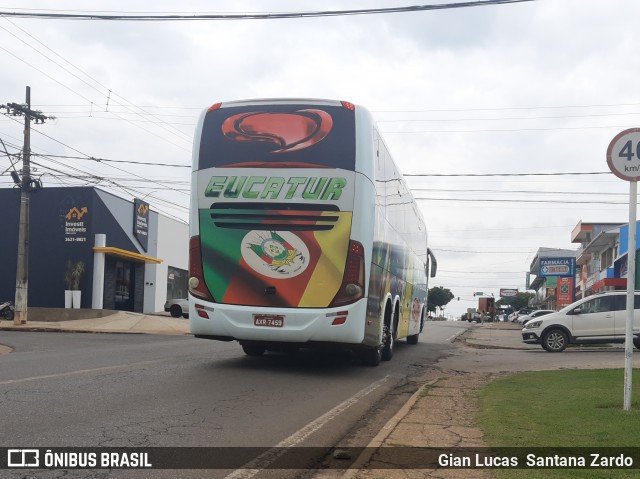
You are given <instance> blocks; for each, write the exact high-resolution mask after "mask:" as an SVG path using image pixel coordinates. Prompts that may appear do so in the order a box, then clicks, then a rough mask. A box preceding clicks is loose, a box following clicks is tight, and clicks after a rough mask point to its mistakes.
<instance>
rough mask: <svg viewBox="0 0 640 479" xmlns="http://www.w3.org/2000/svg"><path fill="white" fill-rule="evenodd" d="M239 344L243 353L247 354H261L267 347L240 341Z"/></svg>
mask: <svg viewBox="0 0 640 479" xmlns="http://www.w3.org/2000/svg"><path fill="white" fill-rule="evenodd" d="M241 346H242V350H243V351H244V354H246V355H247V356H262V355H263V354H264V352H265V351H266V350H267V348H265V347H264V346H263V345H262V344H260V343H241Z"/></svg>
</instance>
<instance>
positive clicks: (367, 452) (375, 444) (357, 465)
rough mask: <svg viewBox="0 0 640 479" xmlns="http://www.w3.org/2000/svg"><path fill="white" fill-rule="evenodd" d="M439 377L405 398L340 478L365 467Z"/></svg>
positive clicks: (343, 478) (353, 475)
mask: <svg viewBox="0 0 640 479" xmlns="http://www.w3.org/2000/svg"><path fill="white" fill-rule="evenodd" d="M440 379H441V378H440V377H437V378H435V379H432V380H430V381H428V382H426V383H423V384H422V385H421V386H420V387H419V388H418V390H417V391H416V392H415V393H413V395H412V396H411V397H410V398H409V399H408V400H407V402H406V403H405V404H404V405H403V406H402V407H401V408H400V410H399V411H398V412H397V413H395V414H394V416H393V417H392V418H391V419H389V420H388V421H387V423H386V424H385V425H384V426H383V427H382V429H380V431H379V432H378V434H376V435H375V436H374V437H373V439H371V441H370V442H369V444H367V446H366V447H365V449H364V451H363V452H362V453H361V454H360V455H359V456H358V457H357V458H356V460H355V461H354V462H353V463H352V464H351V466H349V470H348V471H347V472H346V473H345V474H344V475H343V476H342V477H341V479H353V478H354V477H355V476H356V474H357V473H358V472H359V471H361V470H363V469H365V468H364V465H365V464H366V463H367V462H369V461H370V460H371V457H372V456H373V455H374V454H375V453H376V451H377V449H378V448H379V447H380V446H382V443H383V442H384V441H385V440H386V439H387V438H388V437H389V436H390V435H391V433H392V432H393V431H394V430H395V429H396V427H398V424H400V421H402V420H403V419H404V418H405V417H406V416H407V414H409V411H411V409H412V408H413V406H414V405H415V403H416V402H418V399H420V394H422V392H423V391H424V389H425V388H426V387H428V386H431V385H433V384H435V383H437V382H438V381H440Z"/></svg>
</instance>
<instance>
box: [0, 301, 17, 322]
mask: <svg viewBox="0 0 640 479" xmlns="http://www.w3.org/2000/svg"><path fill="white" fill-rule="evenodd" d="M14 316H15V310H14V308H13V303H12V302H11V301H5V302H4V303H2V304H0V317H2V318H4V319H6V320H8V321H11V320H12V319H13V317H14Z"/></svg>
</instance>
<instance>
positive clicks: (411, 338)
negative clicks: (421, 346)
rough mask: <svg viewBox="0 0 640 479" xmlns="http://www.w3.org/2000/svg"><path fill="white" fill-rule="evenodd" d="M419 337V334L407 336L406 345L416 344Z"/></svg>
mask: <svg viewBox="0 0 640 479" xmlns="http://www.w3.org/2000/svg"><path fill="white" fill-rule="evenodd" d="M419 337H420V333H418V334H412V335H411V336H407V344H418V338H419Z"/></svg>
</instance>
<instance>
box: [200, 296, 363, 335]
mask: <svg viewBox="0 0 640 479" xmlns="http://www.w3.org/2000/svg"><path fill="white" fill-rule="evenodd" d="M366 308H367V301H366V299H362V300H360V301H358V302H356V303H354V304H351V305H347V306H342V307H339V308H322V309H319V308H318V309H316V308H305V309H293V308H292V309H287V308H272V309H269V310H268V312H265V309H263V308H257V307H247V306H235V305H225V304H215V303H204V304H203V302H201V301H199V300H197V299H195V298H193V297H192V298H190V301H189V327H190V330H191V334H193V335H194V336H197V337H209V338H210V339H218V340H222V341H224V340H227V341H228V340H234V339H235V340H238V341H265V342H274V343H280V342H282V343H299V344H300V343H307V342H331V343H349V344H361V343H362V341H363V339H364V330H365V326H364V322H365V318H366Z"/></svg>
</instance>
